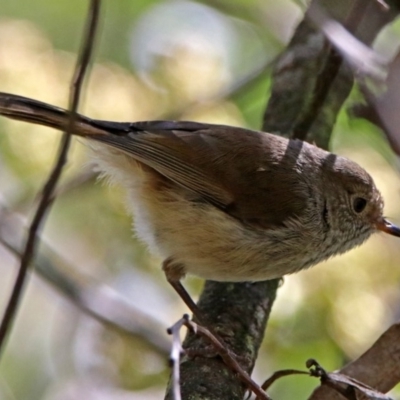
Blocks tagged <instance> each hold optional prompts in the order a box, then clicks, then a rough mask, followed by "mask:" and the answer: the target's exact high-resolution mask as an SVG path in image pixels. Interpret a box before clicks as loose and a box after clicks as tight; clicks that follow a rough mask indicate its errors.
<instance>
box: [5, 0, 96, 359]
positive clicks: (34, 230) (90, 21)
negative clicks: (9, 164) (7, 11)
mask: <svg viewBox="0 0 400 400" xmlns="http://www.w3.org/2000/svg"><path fill="white" fill-rule="evenodd" d="M99 12H100V0H91V3H90V8H89V12H88V18H87V21H86V26H85V37H84V41H83V46H82V49H81V51H80V54H79V58H78V61H77V64H76V68H75V73H74V76H73V80H72V85H71V95H70V102H69V103H70V104H69V110H70V116H71V117H70V120H69V123H68V126H67V127H66V130H65V133H64V134H63V137H62V139H61V144H60V150H59V155H58V158H57V161H56V163H55V166H54V168H53V170H52V172H51V173H50V176H49V178H48V180H47V182H46V184H45V185H44V187H43V189H42V196H41V200H40V203H39V205H38V208H37V210H36V213H35V216H34V218H33V220H32V223H31V226H30V228H29V232H28V238H27V240H26V244H25V249H24V252H23V255H22V258H21V263H20V268H19V271H18V275H17V279H16V281H15V284H14V287H13V291H12V294H11V297H10V299H9V302H8V304H7V307H6V310H5V313H4V316H3V320H2V322H1V326H0V354H1V353H2V350H3V349H4V345H5V343H6V339H7V337H8V334H9V332H10V330H11V326H12V322H13V320H14V318H15V315H16V312H17V309H18V305H19V302H20V299H21V295H22V291H23V288H24V286H25V281H26V277H27V272H28V268H29V265H30V264H31V261H32V259H33V257H34V255H35V252H36V248H37V243H38V239H39V235H38V234H39V231H40V228H41V227H42V225H43V223H44V221H45V217H46V215H47V213H48V211H49V210H50V207H51V204H52V203H53V201H52V200H53V192H54V190H55V187H56V185H57V182H58V180H59V178H60V175H61V172H62V170H63V168H64V165H65V164H66V161H67V154H68V149H69V144H70V141H71V131H72V128H73V125H74V119H75V118H74V116H75V115H76V112H77V109H78V105H79V98H80V93H81V88H82V83H83V80H84V77H85V74H86V71H87V67H88V65H89V61H90V58H91V55H92V51H93V45H94V39H95V34H96V29H97V26H98V20H99Z"/></svg>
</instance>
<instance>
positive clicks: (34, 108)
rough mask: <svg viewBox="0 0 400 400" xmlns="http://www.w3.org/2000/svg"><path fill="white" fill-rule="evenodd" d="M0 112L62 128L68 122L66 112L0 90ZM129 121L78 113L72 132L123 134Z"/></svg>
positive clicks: (87, 134)
mask: <svg viewBox="0 0 400 400" xmlns="http://www.w3.org/2000/svg"><path fill="white" fill-rule="evenodd" d="M0 114H1V115H4V116H5V117H8V118H12V119H16V120H19V121H25V122H30V123H32V124H39V125H45V126H49V127H50V128H55V129H59V130H64V129H65V128H66V126H67V124H68V112H67V111H66V110H64V109H62V108H58V107H54V106H51V105H49V104H46V103H43V102H41V101H37V100H33V99H29V98H27V97H22V96H17V95H14V94H9V93H1V92H0ZM130 125H131V124H129V123H114V122H107V121H96V120H92V119H90V118H87V117H84V116H83V115H80V114H78V116H77V120H76V122H75V126H74V129H73V132H72V133H73V134H75V135H79V136H89V137H90V136H93V135H105V134H110V133H111V134H117V135H124V134H126V133H127V132H128V131H129V126H130Z"/></svg>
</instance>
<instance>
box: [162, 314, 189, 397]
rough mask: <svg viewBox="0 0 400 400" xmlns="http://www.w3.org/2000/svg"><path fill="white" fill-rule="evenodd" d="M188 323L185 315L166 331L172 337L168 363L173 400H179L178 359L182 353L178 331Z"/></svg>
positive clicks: (187, 316)
mask: <svg viewBox="0 0 400 400" xmlns="http://www.w3.org/2000/svg"><path fill="white" fill-rule="evenodd" d="M187 321H189V315H187V314H185V315H184V316H183V317H182V318H181V319H180V320H179V321H177V322H176V323H175V324H174V325H172V326H171V328H168V329H167V332H168V334H169V335H172V348H171V355H170V362H171V367H172V382H171V385H172V394H173V396H174V400H181V398H182V396H181V386H180V376H179V370H180V359H181V354H182V352H183V348H182V343H181V338H180V336H179V333H180V330H181V328H182V326H183V325H185V323H186V322H187Z"/></svg>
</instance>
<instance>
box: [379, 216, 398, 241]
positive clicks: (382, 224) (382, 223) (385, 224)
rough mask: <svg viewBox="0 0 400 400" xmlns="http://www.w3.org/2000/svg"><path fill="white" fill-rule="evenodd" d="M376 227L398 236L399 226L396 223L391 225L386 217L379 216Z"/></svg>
mask: <svg viewBox="0 0 400 400" xmlns="http://www.w3.org/2000/svg"><path fill="white" fill-rule="evenodd" d="M376 228H377V229H378V230H380V231H382V232H386V233H389V234H390V235H393V236H398V237H400V228H399V227H398V226H396V225H393V224H392V223H391V222H389V221H388V220H387V219H386V218H381V219H380V220H379V221H378V222H377V223H376Z"/></svg>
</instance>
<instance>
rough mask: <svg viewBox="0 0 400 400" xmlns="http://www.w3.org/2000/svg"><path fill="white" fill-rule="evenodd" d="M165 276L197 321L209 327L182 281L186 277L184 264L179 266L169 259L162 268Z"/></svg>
mask: <svg viewBox="0 0 400 400" xmlns="http://www.w3.org/2000/svg"><path fill="white" fill-rule="evenodd" d="M162 268H163V270H164V273H165V276H166V278H167V281H168V282H169V284H170V285H171V286H172V287H173V288H174V289H175V291H176V293H178V295H179V297H180V298H181V299H182V300H183V301H184V303H185V304H186V305H187V306H188V308H189V310H190V311H191V312H192V313H193V315H194V316H195V318H196V319H197V321H198V322H199V323H200V324H202V325H204V326H207V324H206V323H205V318H204V317H203V314H202V312H201V311H200V308H199V307H198V306H197V304H196V303H195V302H194V301H193V299H192V298H191V297H190V294H189V293H188V292H187V290H186V289H185V288H184V287H183V285H182V283H181V282H180V280H181V279H182V278H183V277H184V276H185V267H184V266H183V265H182V264H177V263H175V262H174V261H173V259H171V258H167V259H166V260H165V261H164V262H163V266H162Z"/></svg>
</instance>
